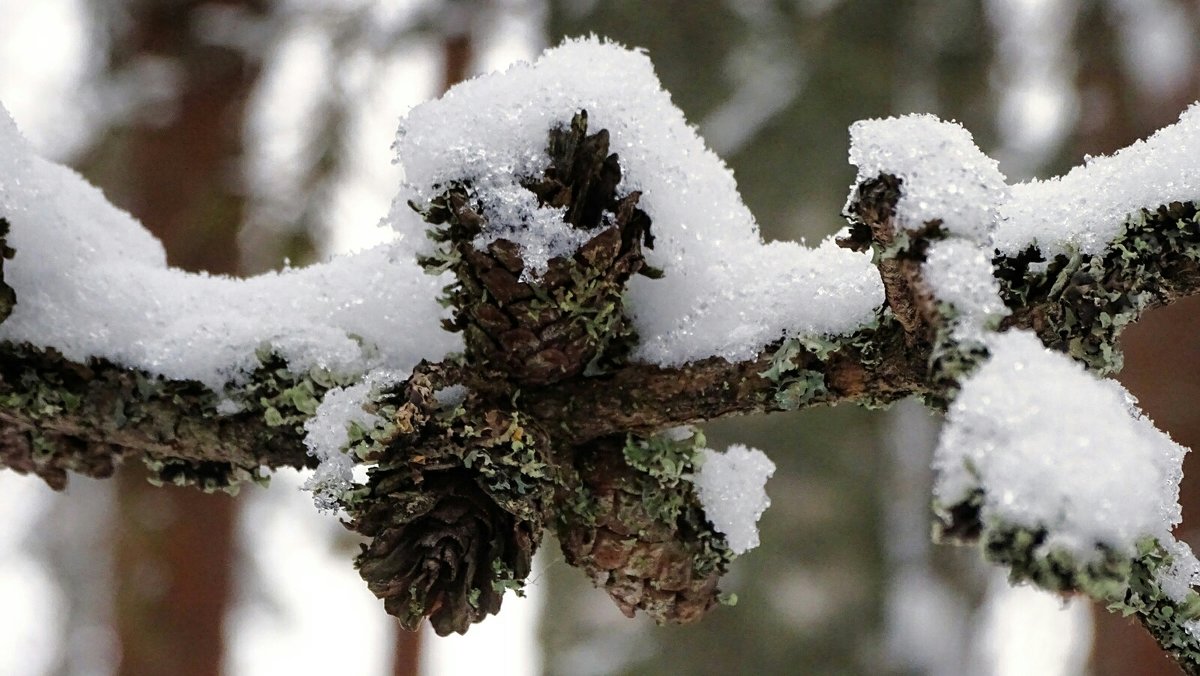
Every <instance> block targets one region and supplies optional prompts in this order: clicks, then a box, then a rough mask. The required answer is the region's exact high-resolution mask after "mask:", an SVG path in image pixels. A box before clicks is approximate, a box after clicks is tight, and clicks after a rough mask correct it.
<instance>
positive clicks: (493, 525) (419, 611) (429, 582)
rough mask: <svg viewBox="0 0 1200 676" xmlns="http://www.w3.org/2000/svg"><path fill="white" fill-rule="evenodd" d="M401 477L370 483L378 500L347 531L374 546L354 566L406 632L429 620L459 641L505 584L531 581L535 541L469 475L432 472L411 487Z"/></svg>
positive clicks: (496, 602) (496, 603) (495, 606)
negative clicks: (530, 572)
mask: <svg viewBox="0 0 1200 676" xmlns="http://www.w3.org/2000/svg"><path fill="white" fill-rule="evenodd" d="M406 474H407V472H405V471H403V470H400V471H397V470H392V471H383V472H380V473H378V474H376V475H375V476H373V477H372V479H371V487H372V489H373V490H372V493H373V494H374V496H375V498H376V499H375V500H373V501H372V502H371V503H370V506H369V508H368V509H367V511H366V512H365V513H362V514H360V515H358V517H357V518H356V519H355V522H354V524H353V528H354V530H357V531H358V532H360V533H362V534H364V535H367V536H369V537H371V538H372V540H371V542H370V544H369V545H363V550H362V553H361V554H359V556H358V559H357V560H356V562H355V565H356V566H357V567H358V570H359V573H360V574H361V575H362V577H363V579H365V580H366V581H367V587H368V588H369V589H370V590H371V591H372V592H373V593H374V594H375V596H377V597H379V598H381V599H383V602H384V607H385V608H386V609H387V612H388V613H389V614H391V615H394V616H396V617H397V618H399V620H400V624H401V625H402V626H403V627H404V628H405V629H408V630H410V631H415V630H416V629H417V628H418V627H419V626H420V624H421V620H423V619H424V618H425V617H429V621H430V624H432V625H433V628H434V630H435V631H436V632H437V633H438V635H440V636H445V635H447V634H449V633H450V632H458V633H460V634H462V633H465V632H466V630H467V628H468V627H470V626H471V625H472V624H473V623H475V622H479V621H480V620H482V619H483V618H484V617H486V616H487V615H494V614H495V613H497V612H499V610H500V603H501V600H502V598H503V596H504V591H505V589H506V587H507V585H506V583H507V582H509V581H515V582H519V581H521V580H523V579H524V578H525V576H527V575H528V574H529V570H530V562H531V561H532V559H533V553H534V550H535V549H536V546H537V541H538V534H537V533H536V532H535V530H534V528H535V526H534V525H533V524H532V523H530V522H528V521H523V520H520V519H517V518H516V517H515V516H513V515H512V514H510V513H508V512H506V511H505V510H503V509H501V508H500V507H499V506H498V505H497V504H496V502H495V501H494V500H493V499H492V498H491V497H490V496H489V495H488V494H487V493H486V492H485V491H484V490H483V489H482V488H480V486H479V484H478V483H477V481H476V476H475V475H474V474H473V473H472V472H470V471H468V470H465V469H462V468H455V469H450V470H446V471H441V472H430V473H428V474H426V475H425V476H424V477H423V479H422V480H421V481H420V482H419V483H418V484H416V485H413V482H412V477H410V476H406Z"/></svg>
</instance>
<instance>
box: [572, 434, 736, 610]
mask: <svg viewBox="0 0 1200 676" xmlns="http://www.w3.org/2000/svg"><path fill="white" fill-rule="evenodd" d="M623 445H624V440H620V439H617V440H613V439H609V440H604V441H600V442H595V443H594V444H593V445H591V446H589V447H587V448H586V449H582V452H581V454H580V455H581V456H583V455H586V459H585V460H583V462H582V466H581V467H580V469H579V477H578V479H579V485H578V486H575V487H572V488H571V490H569V491H564V493H563V494H562V495H560V500H559V504H560V505H562V506H563V509H562V513H561V514H560V518H559V521H558V537H559V542H560V543H561V544H562V550H563V554H564V555H565V557H566V559H567V563H569V564H571V565H573V566H578V567H580V568H582V569H583V570H584V571H585V572H586V573H587V574H588V577H589V578H591V580H592V582H593V583H594V584H595V585H596V586H598V587H603V588H604V589H605V591H607V592H608V595H609V596H610V597H612V599H613V601H615V602H616V604H617V606H618V607H619V608H620V609H621V612H623V613H624V614H625V615H626V616H628V617H633V615H634V612H635V611H636V610H639V609H640V610H642V611H644V612H645V613H646V614H647V615H649V616H650V617H652V618H654V620H655V621H656V622H658V623H659V624H663V623H666V622H673V623H679V624H685V623H689V622H694V621H696V620H699V619H700V618H701V617H703V616H704V614H705V613H706V612H708V611H709V610H710V609H711V608H713V606H715V605H716V604H717V603H718V600H719V598H718V594H719V591H720V590H719V589H717V584H718V582H719V581H720V577H721V575H722V574H724V573H725V571H726V569H727V566H728V563H729V561H730V560H731V558H732V554H731V552H730V551H729V549H728V548H727V547H726V546H725V545H724V541H723V540H722V539H721V538H720V536H718V535H716V534H715V533H714V532H713V531H712V528H711V526H710V525H709V524H708V523H707V522H706V521H705V519H704V515H703V511H702V510H701V508H700V506H699V502H698V500H697V498H696V495H695V491H694V490H693V488H692V485H691V483H689V482H687V481H678V482H668V484H664V483H663V482H660V481H658V480H656V479H655V478H654V477H652V476H650V475H648V474H646V473H644V472H642V471H640V470H637V469H635V468H633V467H630V466H629V465H628V464H626V462H625V460H624V459H623V454H622V447H623ZM651 496H653V497H651ZM568 505H570V506H571V507H567V506H568ZM572 507H573V508H572Z"/></svg>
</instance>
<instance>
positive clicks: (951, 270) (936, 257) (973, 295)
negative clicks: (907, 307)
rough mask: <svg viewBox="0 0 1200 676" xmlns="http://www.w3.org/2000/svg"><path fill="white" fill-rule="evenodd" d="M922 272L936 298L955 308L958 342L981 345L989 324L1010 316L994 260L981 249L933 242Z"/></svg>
mask: <svg viewBox="0 0 1200 676" xmlns="http://www.w3.org/2000/svg"><path fill="white" fill-rule="evenodd" d="M921 270H922V273H923V276H924V278H925V281H926V282H928V283H929V287H930V290H931V291H933V294H934V296H935V297H936V298H937V299H938V300H939V301H942V302H944V303H949V304H950V305H951V306H952V307H953V308H954V312H955V317H954V320H953V324H952V327H953V328H952V329H951V332H952V335H953V337H954V339H955V340H959V341H963V340H971V341H976V342H979V341H982V340H983V335H984V330H985V329H986V328H987V326H988V324H989V323H990V322H991V321H993V320H995V319H997V318H1000V317H1003V316H1005V315H1007V314H1008V308H1007V307H1005V305H1004V301H1002V300H1000V283H999V282H997V281H996V278H995V277H994V276H993V269H992V261H991V256H989V255H988V253H987V252H986V251H985V250H984V249H983V247H981V246H980V245H978V244H976V243H974V242H972V241H970V240H966V239H961V238H951V239H944V240H939V241H937V242H934V243H933V244H931V245H930V246H929V249H928V250H927V251H926V254H925V263H924V264H923V265H922V266H921Z"/></svg>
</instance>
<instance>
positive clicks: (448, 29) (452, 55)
mask: <svg viewBox="0 0 1200 676" xmlns="http://www.w3.org/2000/svg"><path fill="white" fill-rule="evenodd" d="M485 3H486V0H466V1H465V2H459V3H456V4H457V5H458V7H457V8H456V10H458V13H457V14H455V15H453V16H452V17H450V19H449V20H450V22H452V23H453V24H454V25H452V26H451V25H447V26H445V27H444V28H443V34H442V38H441V40H442V44H441V48H442V49H441V52H442V78H441V91H440V92H438V93H439V95H440V94H442V93H445V91H446V90H447V89H450V88H451V87H453V86H454V85H456V84H458V83H459V82H462V81H463V80H466V79H467V78H469V77H471V76H472V75H473V74H474V69H475V36H474V29H475V24H476V23H477V22H478V19H479V16H478V15H479V13H480V10H481V9H482V7H481V5H482V4H485ZM395 632H396V639H395V646H394V649H393V655H392V676H417V675H418V674H419V673H421V635H422V632H420V631H406V630H405V629H404V628H402V627H401V626H400V625H399V624H398V623H396V624H395Z"/></svg>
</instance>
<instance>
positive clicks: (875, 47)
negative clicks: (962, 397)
mask: <svg viewBox="0 0 1200 676" xmlns="http://www.w3.org/2000/svg"><path fill="white" fill-rule="evenodd" d="M979 4H980V3H979V2H976V1H974V0H961V1H956V2H927V1H924V0H921V1H917V0H905V1H903V2H894V1H891V0H844V1H843V2H837V3H784V2H765V3H748V2H724V3H716V2H714V3H695V2H689V1H686V0H664V1H662V2H653V3H647V2H638V1H636V0H615V1H613V2H603V3H580V2H572V1H568V0H556V1H552V2H550V3H549V11H548V40H547V41H548V42H549V43H550V44H555V43H557V42H558V41H559V40H561V39H562V37H563V36H564V35H581V34H584V35H586V34H588V33H591V32H595V33H596V34H599V35H604V36H607V37H609V38H612V39H614V40H616V41H618V42H620V43H623V44H625V45H627V46H630V47H645V48H647V49H648V50H649V55H650V58H651V59H652V60H653V62H654V66H655V70H656V71H657V73H658V75H659V78H660V79H661V80H662V83H663V86H664V87H665V88H666V89H667V90H668V91H669V92H671V96H672V99H673V100H674V101H675V103H676V104H677V105H678V106H679V107H680V108H682V109H683V111H684V112H685V114H686V115H687V118H688V120H689V121H691V122H693V123H696V124H697V125H698V126H699V128H700V133H701V134H702V135H703V136H704V137H705V138H706V140H707V141H708V143H709V145H710V147H712V148H713V149H714V150H715V151H716V152H717V153H718V154H720V155H721V156H722V157H723V158H724V159H725V161H726V162H727V163H728V164H729V165H730V166H731V167H732V168H733V170H734V172H735V174H736V176H737V179H738V185H739V189H740V191H741V194H742V197H743V199H744V200H745V201H746V203H747V205H748V206H749V207H750V209H751V211H753V212H754V214H755V215H756V216H757V218H758V220H759V223H760V226H761V227H762V231H763V235H764V237H765V238H766V239H799V238H801V237H807V238H809V240H810V241H812V240H816V239H820V238H822V237H824V236H826V235H828V234H830V233H832V232H834V231H835V230H837V229H838V228H840V227H841V226H842V225H844V221H843V220H842V219H841V218H840V217H839V212H840V211H841V208H842V205H843V203H844V200H845V196H846V186H847V185H849V184H850V183H851V181H852V179H853V177H854V173H855V172H854V168H853V167H851V166H849V164H848V163H847V162H846V147H847V143H848V134H847V131H846V130H847V127H848V126H849V125H850V123H852V122H854V121H855V120H858V119H861V118H865V117H878V116H883V115H889V114H894V113H900V112H908V111H909V110H912V109H923V110H930V111H934V112H938V113H941V114H943V115H945V116H946V117H952V118H955V119H958V120H961V121H963V122H964V123H965V124H966V125H967V126H968V127H969V128H970V129H972V130H973V131H974V132H976V138H977V139H981V142H986V139H987V138H988V137H989V134H990V129H991V127H992V119H991V112H990V109H991V105H990V101H989V100H988V98H987V97H988V87H987V82H988V78H987V68H988V66H989V63H990V56H989V53H988V50H989V40H987V39H986V37H984V38H983V39H981V37H980V36H981V33H982V32H983V31H985V30H986V26H985V25H984V21H983V15H982V12H981V11H980V7H979ZM984 35H986V34H984ZM847 36H852V38H848V37H847ZM916 84H920V85H922V86H921V87H919V88H913V86H914V85H916ZM904 92H909V93H912V92H916V94H915V95H908V96H905V95H902V93H904ZM939 107H940V109H939ZM668 274H669V273H668ZM705 427H706V431H707V432H708V437H709V445H710V446H712V447H714V448H717V449H724V448H725V447H726V446H727V445H728V444H730V443H733V442H740V443H746V444H750V445H753V446H757V447H759V448H762V449H763V450H765V451H766V452H767V453H768V455H770V456H771V458H772V459H773V460H774V461H775V463H776V464H777V466H778V469H777V471H776V474H775V477H774V478H773V479H772V480H771V481H770V482H769V483H768V485H767V490H768V492H769V494H770V496H771V500H772V507H771V509H769V510H768V511H767V512H766V514H765V515H764V517H763V520H762V523H761V527H762V545H761V546H760V547H759V548H758V549H756V550H754V551H752V552H750V553H749V554H747V555H746V556H744V557H742V558H740V559H739V560H738V561H737V562H735V564H734V566H733V570H732V572H731V574H730V575H729V576H728V577H727V578H726V580H725V583H724V584H723V585H722V587H723V588H724V589H726V590H728V591H733V592H736V593H737V595H738V597H739V603H738V605H737V606H736V607H734V608H720V609H717V610H716V611H714V612H713V613H712V614H711V615H709V616H708V617H707V618H705V620H704V621H703V622H701V623H699V624H697V625H694V626H687V627H663V628H655V627H653V625H652V623H650V622H649V621H647V620H645V618H642V619H640V620H638V621H636V622H630V621H628V620H625V619H624V618H622V617H620V614H619V613H618V611H617V610H616V608H615V607H613V606H612V604H611V603H610V602H609V600H608V599H607V598H606V597H605V596H604V594H603V593H602V592H599V591H593V590H590V589H587V587H588V586H589V585H588V583H587V582H586V581H585V580H584V579H583V577H582V576H581V575H579V574H578V571H575V570H571V569H567V568H566V567H564V566H551V568H550V570H549V572H548V574H547V575H546V579H547V584H548V586H549V587H550V589H549V593H547V594H546V598H547V602H546V607H545V612H544V616H543V627H542V630H541V631H542V636H543V639H544V640H543V643H544V645H545V647H546V651H547V654H546V660H545V664H546V670H547V673H550V674H626V675H633V674H715V673H752V674H796V673H803V674H847V673H871V674H900V673H928V672H922V671H921V669H922V668H923V666H924V665H923V664H909V663H906V662H903V661H902V660H897V659H895V658H894V656H893V655H889V654H888V650H887V648H886V647H885V643H886V641H885V636H886V635H887V634H888V631H889V626H888V623H889V618H888V615H889V612H888V610H887V606H888V604H887V599H888V598H890V597H891V596H892V595H893V594H894V589H893V587H894V586H895V585H896V584H899V582H897V580H896V579H894V578H892V577H890V575H891V573H892V572H893V570H894V569H895V567H896V566H895V564H896V562H895V561H893V560H892V556H893V552H894V551H895V548H893V547H891V546H889V543H888V541H889V540H890V539H893V538H895V537H901V536H900V535H898V534H896V533H892V532H889V528H890V524H891V523H893V522H892V521H891V519H890V515H891V512H892V511H893V510H894V509H896V506H895V503H896V502H898V501H899V500H898V499H897V498H896V497H895V496H894V494H893V492H892V489H893V488H894V485H895V483H896V482H895V481H893V479H892V477H891V472H892V471H893V470H894V467H893V460H892V459H890V458H889V454H888V444H887V443H886V442H885V439H884V437H885V436H886V435H887V434H889V432H890V431H891V430H892V427H891V426H890V425H889V424H887V419H886V418H885V417H884V414H879V413H871V412H868V411H864V410H862V409H857V408H840V409H832V410H821V411H805V412H801V413H798V414H780V415H776V416H772V417H770V418H761V417H760V418H746V419H730V420H725V421H721V422H718V423H715V424H711V425H706V426H705ZM931 451H932V448H922V449H914V450H913V452H914V453H923V454H925V455H926V456H928V454H929V453H931ZM924 466H925V467H928V462H927V461H924ZM922 490H924V491H925V495H924V499H923V501H922V502H921V503H920V504H921V505H922V512H921V514H919V515H918V516H917V518H918V519H925V523H928V521H927V519H928V513H927V505H928V493H927V488H924V489H922ZM909 504H911V502H910V503H909ZM919 530H920V532H919V533H918V535H917V537H919V538H920V541H921V542H920V544H921V545H922V546H928V527H927V526H926V527H924V528H921V529H919ZM554 556H556V554H552V557H554ZM974 556H975V553H974V552H964V551H956V550H951V549H944V550H941V551H938V552H937V553H936V556H934V557H933V559H935V560H938V559H940V560H944V561H948V562H949V563H948V564H944V565H941V566H940V567H941V568H943V569H942V570H936V571H930V572H931V575H932V578H931V579H934V580H941V582H935V584H943V585H944V584H946V581H947V580H956V579H959V578H957V577H956V576H957V575H959V573H957V572H954V571H953V570H952V569H955V568H956V566H957V562H961V561H962V560H964V559H971V558H972V557H974ZM971 584H974V583H973V582H971V581H969V580H968V581H967V582H963V583H961V585H960V583H958V582H951V586H954V585H960V586H967V587H969V586H971ZM934 591H938V590H931V593H932V592H934ZM951 594H952V595H955V596H956V597H957V595H958V592H951ZM965 596H966V600H964V602H963V604H962V605H963V606H964V607H965V608H966V609H967V611H968V612H969V609H970V603H971V596H972V595H971V594H970V593H968V594H966V595H965ZM961 620H962V618H950V620H949V622H950V623H951V624H957V625H958V626H959V627H960V628H961V627H962V626H963V625H964V624H965V623H964V622H962V621H961ZM942 640H943V642H945V636H943V637H942ZM949 673H955V672H953V671H951V672H949ZM958 673H961V670H960V671H959V672H958Z"/></svg>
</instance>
